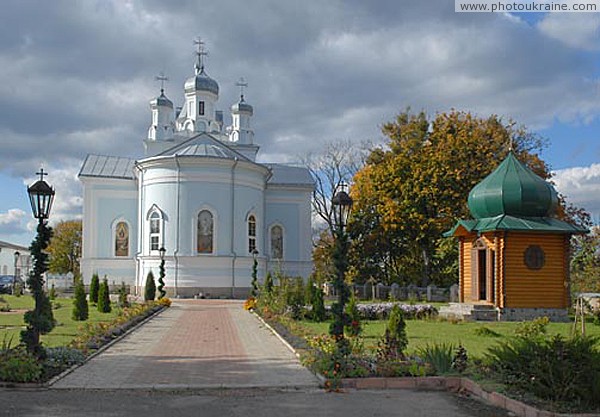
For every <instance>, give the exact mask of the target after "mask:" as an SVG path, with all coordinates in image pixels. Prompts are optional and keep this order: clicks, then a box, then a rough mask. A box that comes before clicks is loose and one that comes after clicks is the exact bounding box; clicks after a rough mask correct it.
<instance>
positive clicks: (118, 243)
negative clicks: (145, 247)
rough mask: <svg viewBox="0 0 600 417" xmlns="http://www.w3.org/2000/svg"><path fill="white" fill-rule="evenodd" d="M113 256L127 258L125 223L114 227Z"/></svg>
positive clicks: (127, 240)
mask: <svg viewBox="0 0 600 417" xmlns="http://www.w3.org/2000/svg"><path fill="white" fill-rule="evenodd" d="M115 256H129V226H127V223H125V222H119V223H117V225H116V227H115Z"/></svg>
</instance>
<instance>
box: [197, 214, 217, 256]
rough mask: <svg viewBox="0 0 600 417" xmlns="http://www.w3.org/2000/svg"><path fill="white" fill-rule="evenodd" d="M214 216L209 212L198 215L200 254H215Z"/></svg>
mask: <svg viewBox="0 0 600 417" xmlns="http://www.w3.org/2000/svg"><path fill="white" fill-rule="evenodd" d="M213 230H214V224H213V215H212V213H211V212H210V211H208V210H202V211H201V212H200V213H198V253H212V252H213Z"/></svg>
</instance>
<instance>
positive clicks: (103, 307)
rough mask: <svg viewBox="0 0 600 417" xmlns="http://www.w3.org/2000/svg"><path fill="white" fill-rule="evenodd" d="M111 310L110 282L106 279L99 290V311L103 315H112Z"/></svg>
mask: <svg viewBox="0 0 600 417" xmlns="http://www.w3.org/2000/svg"><path fill="white" fill-rule="evenodd" d="M111 310H112V308H111V306H110V293H109V289H108V280H107V279H106V277H104V279H103V280H102V283H101V284H100V288H99V289H98V311H99V312H101V313H110V311H111Z"/></svg>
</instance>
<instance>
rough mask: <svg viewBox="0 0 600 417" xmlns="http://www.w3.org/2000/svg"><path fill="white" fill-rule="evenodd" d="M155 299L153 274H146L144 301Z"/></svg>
mask: <svg viewBox="0 0 600 417" xmlns="http://www.w3.org/2000/svg"><path fill="white" fill-rule="evenodd" d="M155 298H156V283H155V282H154V274H153V273H152V271H150V272H148V275H147V276H146V287H145V288H144V300H145V301H153V300H154V299H155Z"/></svg>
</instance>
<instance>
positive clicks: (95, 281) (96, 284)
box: [90, 274, 100, 304]
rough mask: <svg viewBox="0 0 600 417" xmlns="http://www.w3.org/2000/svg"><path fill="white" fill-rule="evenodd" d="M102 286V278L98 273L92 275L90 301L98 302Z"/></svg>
mask: <svg viewBox="0 0 600 417" xmlns="http://www.w3.org/2000/svg"><path fill="white" fill-rule="evenodd" d="M99 288H100V278H98V274H94V275H92V281H91V282H90V303H92V304H98V290H99Z"/></svg>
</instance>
